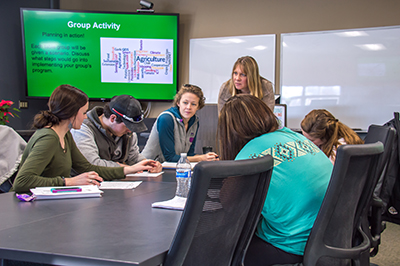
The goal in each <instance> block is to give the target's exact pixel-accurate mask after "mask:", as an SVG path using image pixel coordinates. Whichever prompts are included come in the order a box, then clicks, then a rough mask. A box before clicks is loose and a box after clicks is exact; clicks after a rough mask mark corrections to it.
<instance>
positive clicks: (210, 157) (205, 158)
mask: <svg viewBox="0 0 400 266" xmlns="http://www.w3.org/2000/svg"><path fill="white" fill-rule="evenodd" d="M202 159H203V160H202V161H219V156H218V154H216V153H215V152H208V153H206V154H203V155H202Z"/></svg>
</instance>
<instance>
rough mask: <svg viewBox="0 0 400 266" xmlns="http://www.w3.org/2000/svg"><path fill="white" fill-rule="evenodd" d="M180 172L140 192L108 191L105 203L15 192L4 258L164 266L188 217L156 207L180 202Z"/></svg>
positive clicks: (4, 206) (4, 225)
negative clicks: (21, 196) (29, 197)
mask: <svg viewBox="0 0 400 266" xmlns="http://www.w3.org/2000/svg"><path fill="white" fill-rule="evenodd" d="M174 173H175V172H174V171H169V172H168V171H167V173H164V174H163V177H161V176H160V177H159V178H154V179H152V180H144V181H143V182H142V183H141V184H140V185H139V186H138V187H137V188H136V189H134V190H104V194H103V196H102V197H101V198H83V199H59V200H40V201H39V200H37V201H33V202H20V201H19V200H18V199H17V198H16V197H15V193H13V192H9V193H5V194H0V213H1V214H0V215H1V216H0V217H1V218H0V258H2V259H12V260H22V261H31V262H38V263H47V264H54V265H99V266H100V265H110V266H112V265H143V266H145V265H159V264H161V263H162V262H163V260H164V257H165V255H166V253H167V252H168V249H169V246H170V244H171V242H172V239H173V236H174V234H175V231H176V228H177V226H178V223H179V220H180V217H181V214H182V212H181V211H174V210H165V209H156V208H152V207H151V204H152V203H153V202H156V201H163V200H167V199H170V198H173V197H174V195H175V188H176V182H172V181H174ZM170 175H171V176H170ZM165 180H169V181H168V182H167V181H165Z"/></svg>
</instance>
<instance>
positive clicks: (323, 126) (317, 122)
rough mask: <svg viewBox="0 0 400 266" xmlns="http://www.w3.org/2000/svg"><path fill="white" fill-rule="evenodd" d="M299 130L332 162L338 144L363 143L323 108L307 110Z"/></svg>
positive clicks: (354, 133) (333, 161) (355, 134)
mask: <svg viewBox="0 0 400 266" xmlns="http://www.w3.org/2000/svg"><path fill="white" fill-rule="evenodd" d="M301 131H302V132H303V135H304V136H305V137H306V138H308V139H309V140H311V141H312V142H313V143H314V144H315V145H317V146H318V147H319V148H320V149H321V150H322V151H323V152H324V153H325V154H326V156H328V157H329V159H330V160H331V162H332V163H333V164H334V163H335V159H336V150H337V148H338V147H339V146H340V145H344V144H363V143H364V141H363V140H362V139H361V138H360V137H359V136H358V135H357V133H356V132H354V131H353V130H352V129H351V128H349V127H348V126H346V125H345V124H343V123H342V122H340V121H339V120H338V119H336V118H335V117H334V116H333V115H332V114H331V113H330V112H328V111H327V110H325V109H315V110H312V111H311V112H309V113H308V114H307V115H306V116H305V117H304V119H303V121H301Z"/></svg>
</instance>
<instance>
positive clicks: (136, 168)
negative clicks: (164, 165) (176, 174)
mask: <svg viewBox="0 0 400 266" xmlns="http://www.w3.org/2000/svg"><path fill="white" fill-rule="evenodd" d="M157 163H159V162H156V161H153V160H143V161H140V162H138V163H137V164H134V165H131V166H127V167H124V174H125V175H128V174H135V173H142V172H143V171H149V172H152V171H153V172H152V173H155V169H158V168H159V167H160V166H161V164H160V163H159V164H160V166H157ZM160 171H161V170H160Z"/></svg>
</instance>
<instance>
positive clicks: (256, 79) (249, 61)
mask: <svg viewBox="0 0 400 266" xmlns="http://www.w3.org/2000/svg"><path fill="white" fill-rule="evenodd" d="M237 67H240V68H241V70H242V71H243V73H244V74H245V75H246V77H247V87H248V88H249V90H250V94H251V95H253V96H255V97H257V98H258V99H262V98H263V97H264V94H263V90H262V79H263V77H261V76H260V73H259V70H258V64H257V62H256V60H255V59H254V58H253V57H251V56H243V57H240V58H238V60H236V62H235V64H234V65H233V69H232V74H231V79H230V80H229V82H228V88H229V91H230V92H231V94H232V96H235V95H237V94H239V92H238V90H237V89H236V87H235V83H234V82H233V80H232V77H233V73H234V72H235V70H236V68H237Z"/></svg>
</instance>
